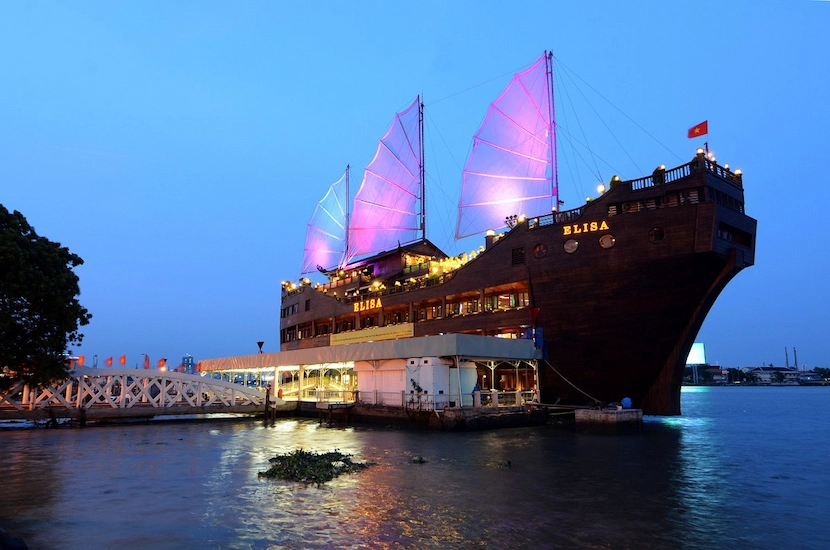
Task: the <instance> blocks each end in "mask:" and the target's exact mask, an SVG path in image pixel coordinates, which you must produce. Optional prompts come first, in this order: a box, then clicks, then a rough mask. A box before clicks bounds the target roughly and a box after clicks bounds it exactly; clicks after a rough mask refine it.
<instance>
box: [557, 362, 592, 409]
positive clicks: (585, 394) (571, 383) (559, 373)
mask: <svg viewBox="0 0 830 550" xmlns="http://www.w3.org/2000/svg"><path fill="white" fill-rule="evenodd" d="M545 364H546V365H547V366H549V367H550V368H552V369H553V372H555V373H556V374H558V375H559V377H560V378H562V380H564V381H565V382H567V383H568V384H570V385H571V387H573V389H575V390H576V391H578V392H579V393H581V394H582V395H584V396H585V397H587V398H589V399H593V400H594V403H602V401H600V400H599V399H597V398H596V397H594V396H593V395H588V394H587V393H585V392H584V391H582V389H581V388H578V387H577V386H576V384H574V383H573V382H571V381H570V380H568V379H567V378H565V376H564V375H563V374H562V373H561V372H559V371H558V370H556V368H555V367H554V366H553V365H551V364H550V362H549V361H548V360H547V359H545Z"/></svg>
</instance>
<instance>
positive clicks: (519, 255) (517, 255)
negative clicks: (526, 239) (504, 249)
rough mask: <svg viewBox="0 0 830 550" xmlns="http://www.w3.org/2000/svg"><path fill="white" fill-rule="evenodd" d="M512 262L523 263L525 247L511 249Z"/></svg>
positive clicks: (515, 263) (514, 263)
mask: <svg viewBox="0 0 830 550" xmlns="http://www.w3.org/2000/svg"><path fill="white" fill-rule="evenodd" d="M512 263H513V265H521V264H523V263H525V249H524V247H522V248H514V249H513V256H512Z"/></svg>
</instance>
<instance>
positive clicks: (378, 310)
mask: <svg viewBox="0 0 830 550" xmlns="http://www.w3.org/2000/svg"><path fill="white" fill-rule="evenodd" d="M743 204H744V197H743V187H742V179H741V176H740V175H739V174H734V173H732V172H729V171H728V170H726V169H725V168H723V167H721V166H718V165H716V164H715V163H714V162H710V161H708V160H706V159H705V158H704V157H703V155H702V154H701V155H698V156H697V157H696V158H695V159H694V160H693V161H692V162H690V163H689V164H686V165H682V166H680V167H678V168H675V169H672V170H668V171H664V172H660V173H658V172H655V174H654V175H653V176H650V177H648V178H642V179H640V180H632V181H628V182H615V183H614V184H613V185H612V187H611V189H610V190H609V191H608V192H606V193H605V194H604V195H603V196H601V197H600V198H599V199H596V200H593V201H591V202H588V203H587V204H586V205H584V206H582V207H581V208H578V209H576V210H571V211H568V212H563V213H561V214H556V215H551V214H547V215H544V216H540V217H538V218H530V219H528V220H527V221H524V222H522V223H519V224H518V225H517V226H516V227H514V228H513V229H510V230H509V231H507V232H506V233H505V234H504V235H502V236H501V237H496V238H493V237H487V248H486V250H485V251H484V252H482V253H480V254H479V255H478V257H476V258H475V259H473V260H471V261H469V262H467V263H466V264H464V265H463V266H461V267H460V268H458V269H456V270H455V271H452V272H450V273H449V274H445V275H444V276H443V277H436V278H433V280H432V284H429V283H427V281H426V280H419V281H417V282H415V283H412V284H411V286H407V285H405V284H399V285H396V284H395V283H396V281H397V282H398V283H400V282H401V281H407V280H409V281H410V282H411V279H410V278H409V275H410V274H403V273H402V272H401V270H398V271H397V273H395V274H392V275H390V276H387V277H386V278H384V279H383V281H382V282H383V283H384V285H385V288H384V287H380V288H382V289H383V290H380V291H377V292H373V291H372V287H370V286H369V284H368V281H369V280H370V278H366V281H367V282H364V283H361V282H359V281H358V279H360V277H357V278H355V281H356V282H355V283H354V286H353V287H351V289H350V290H351V292H352V293H353V294H355V295H354V296H344V294H343V292H342V291H341V292H340V293H339V295H338V296H336V297H335V296H333V295H332V294H330V293H329V292H325V293H324V292H321V291H320V290H317V289H315V288H313V287H311V286H305V287H300V288H298V289H293V290H287V289H285V288H284V290H283V298H282V300H283V311H284V312H285V311H289V312H292V313H289V314H287V315H284V316H283V317H282V319H281V342H282V344H281V349H282V350H283V351H286V350H292V349H303V348H309V347H316V346H326V345H328V344H329V341H328V338H329V337H328V335H326V334H322V335H319V336H315V334H316V333H317V332H319V331H320V330H321V329H320V327H324V329H323V330H324V331H328V332H333V331H337V330H338V327H341V328H342V327H351V328H360V327H361V326H373V325H374V326H383V325H384V324H388V323H389V322H390V320H400V321H401V322H411V323H414V336H416V337H417V336H427V335H435V334H441V333H469V334H480V335H498V334H511V335H514V336H520V335H523V334H526V333H527V330H528V329H530V328H531V326H532V325H531V323H532V317H531V310H532V308H538V317H537V320H536V326H537V327H538V328H540V329H541V330H542V336H543V340H544V348H545V349H544V351H545V357H546V360H542V361H540V365H539V390H540V396H541V400H542V402H546V403H552V402H555V401H557V400H559V401H560V403H570V404H590V403H593V399H597V400H599V401H602V402H613V401H619V400H620V399H622V398H623V397H630V398H631V399H632V400H633V402H634V406H635V407H637V408H641V409H643V412H644V413H645V414H655V415H677V414H680V385H681V381H682V376H683V369H684V367H685V360H686V357H687V355H688V352H689V349H690V348H691V345H692V343H693V342H694V339H695V337H696V336H697V333H698V331H699V330H700V327H701V325H702V324H703V321H704V319H705V318H706V315H707V313H708V312H709V310H710V309H711V307H712V305H713V304H714V302H715V299H716V298H717V297H718V295H719V294H720V292H721V291H722V290H723V289H724V287H725V286H726V284H727V283H729V281H730V280H732V278H733V277H734V276H735V275H737V273H738V272H740V271H741V270H742V269H743V268H745V267H748V266H751V265H753V264H754V256H755V235H756V221H755V220H754V219H752V218H750V217H748V216H747V215H746V214H745V213H744V208H743ZM398 253H399V256H400V257H401V262H402V263H403V261H404V260H403V258H404V254H406V253H407V249H406V247H403V248H401V249H400V250H399V251H398ZM388 256H389V254H388V253H387V254H386V255H384V261H386V262H388ZM371 262H372V259H371V258H369V259H367V260H364V261H363V262H362V264H361V265H362V266H364V267H368V266H370V265H371ZM360 267H361V266H357V268H358V269H359V268H360ZM350 268H351V269H355V266H350ZM375 273H377V271H375ZM361 285H362V286H361ZM374 288H378V287H374ZM346 290H349V289H346ZM511 293H512V294H514V296H518V297H519V299H518V301H516V302H515V303H513V304H511V306H510V307H498V308H496V309H495V310H492V311H488V309H492V306H494V305H496V306H498V305H502V304H501V302H498V300H495V299H492V298H491V297H492V296H496V295H499V294H502V295H506V294H511ZM372 297H377V298H380V302H379V303H380V306H379V307H377V306H378V302H368V301H367V300H368V299H369V298H372ZM488 300H489V302H488ZM355 301H357V302H358V303H360V304H363V306H358V307H357V308H356V307H355V305H354V303H356V302H355ZM467 302H475V303H476V304H477V308H478V311H477V312H476V313H469V314H461V315H453V313H454V309H453V306H452V305H451V304H455V303H467ZM367 304H369V305H371V306H372V307H369V306H368V305H367ZM295 305H296V307H294V306H295ZM360 307H364V310H363V311H355V310H356V309H360ZM395 314H399V315H397V317H396V316H395ZM349 323H351V325H349ZM575 387H576V388H579V390H581V391H579V390H577V389H575ZM583 392H584V393H583ZM586 394H587V396H586ZM588 396H590V397H588Z"/></svg>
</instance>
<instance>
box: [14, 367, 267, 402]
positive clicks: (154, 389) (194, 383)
mask: <svg viewBox="0 0 830 550" xmlns="http://www.w3.org/2000/svg"><path fill="white" fill-rule="evenodd" d="M264 404H265V392H264V391H259V390H257V389H254V388H249V387H245V386H240V385H238V384H234V383H232V382H226V381H223V380H218V379H214V378H209V377H203V376H198V375H192V374H184V373H177V372H165V371H142V370H135V369H89V368H83V367H79V368H76V369H75V370H74V371H73V373H72V376H71V377H70V378H68V379H66V380H63V381H57V382H55V383H54V384H52V385H51V386H39V387H35V388H33V387H30V386H28V385H26V384H24V383H22V382H19V383H17V384H16V385H15V386H13V387H12V388H10V389H9V391H7V392H5V393H1V394H0V407H4V408H13V409H16V410H20V411H27V410H29V411H30V410H36V409H47V408H50V407H57V408H66V409H71V408H77V409H81V408H85V409H90V408H92V407H96V406H99V407H100V406H103V407H111V408H114V409H128V408H133V407H155V408H166V407H172V406H176V405H189V406H191V407H206V406H216V407H239V406H253V407H258V406H264Z"/></svg>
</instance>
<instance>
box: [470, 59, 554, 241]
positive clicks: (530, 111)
mask: <svg viewBox="0 0 830 550" xmlns="http://www.w3.org/2000/svg"><path fill="white" fill-rule="evenodd" d="M551 59H552V56H549V55H548V54H547V53H545V54H544V55H543V56H542V57H540V58H539V60H538V61H537V62H536V63H535V64H534V65H533V66H532V67H530V68H529V69H527V70H526V71H524V72H521V73H517V74H516V75H515V76H514V77H513V80H512V81H511V82H510V85H509V86H508V87H507V89H506V90H505V91H504V93H502V95H501V96H500V97H499V98H498V99H497V100H496V101H494V102H493V103H492V104H491V105H490V109H489V111H488V112H487V117H486V118H485V120H484V122H483V123H482V125H481V127H480V128H479V129H478V132H477V133H476V135H475V137H474V139H473V150H472V151H471V153H470V158H469V159H468V160H467V166H466V167H465V168H464V176H463V187H462V189H461V200H460V202H459V206H458V226H457V228H456V232H455V236H456V238H459V239H460V238H464V237H468V236H470V235H475V234H477V233H481V232H484V231H486V230H488V229H498V228H500V227H504V226H505V218H506V217H508V216H512V215H521V214H524V215H526V216H538V215H541V214H545V213H550V211H551V207H552V206H553V205H554V204H556V202H555V201H556V200H557V194H558V191H557V185H556V177H555V174H556V166H555V156H554V155H555V150H556V144H555V141H553V140H555V134H554V131H553V130H554V125H555V122H554V119H553V98H552V95H551V81H552V78H551V74H552V73H551V71H550V68H549V64H550V61H551Z"/></svg>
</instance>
